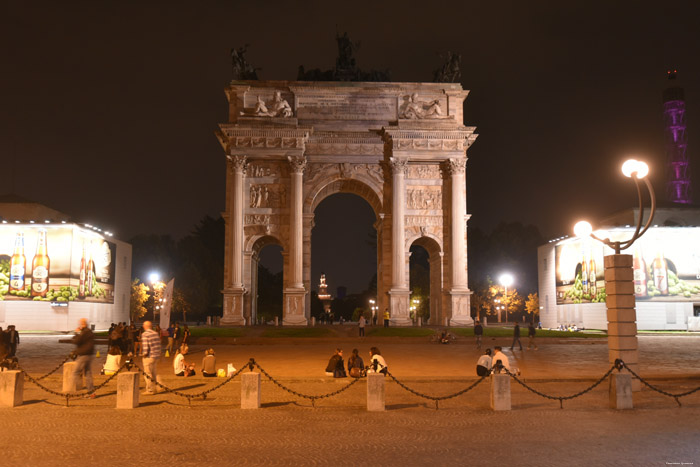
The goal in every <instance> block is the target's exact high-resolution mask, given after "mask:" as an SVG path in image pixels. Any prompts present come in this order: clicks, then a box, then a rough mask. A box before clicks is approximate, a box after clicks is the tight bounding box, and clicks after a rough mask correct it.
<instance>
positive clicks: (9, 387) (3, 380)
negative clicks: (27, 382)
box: [0, 370, 24, 407]
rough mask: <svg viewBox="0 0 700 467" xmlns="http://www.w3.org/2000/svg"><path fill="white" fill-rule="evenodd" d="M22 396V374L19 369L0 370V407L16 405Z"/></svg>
mask: <svg viewBox="0 0 700 467" xmlns="http://www.w3.org/2000/svg"><path fill="white" fill-rule="evenodd" d="M23 398H24V376H23V375H22V372H21V371H17V370H11V371H3V372H0V407H17V406H18V405H22V402H23Z"/></svg>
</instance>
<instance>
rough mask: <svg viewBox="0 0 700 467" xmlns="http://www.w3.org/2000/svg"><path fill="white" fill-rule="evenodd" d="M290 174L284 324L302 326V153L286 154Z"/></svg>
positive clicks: (303, 160)
mask: <svg viewBox="0 0 700 467" xmlns="http://www.w3.org/2000/svg"><path fill="white" fill-rule="evenodd" d="M288 159H289V166H290V177H291V196H290V197H289V268H288V271H289V280H288V281H287V284H289V286H288V287H287V288H286V289H285V291H284V317H283V320H282V324H283V325H285V326H305V325H306V324H307V322H308V321H307V319H306V316H305V309H304V308H305V307H304V298H305V295H306V290H305V289H304V256H303V251H304V235H303V234H304V232H303V228H304V219H303V207H304V199H303V190H304V185H303V184H304V169H305V168H306V158H305V157H304V156H295V157H288Z"/></svg>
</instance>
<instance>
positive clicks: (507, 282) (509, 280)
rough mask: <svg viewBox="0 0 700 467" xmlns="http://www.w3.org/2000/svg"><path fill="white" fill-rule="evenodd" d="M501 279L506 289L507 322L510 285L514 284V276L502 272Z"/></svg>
mask: <svg viewBox="0 0 700 467" xmlns="http://www.w3.org/2000/svg"><path fill="white" fill-rule="evenodd" d="M499 281H500V282H501V285H502V286H503V290H504V294H503V295H504V296H505V298H504V305H505V310H506V322H508V287H509V286H511V285H513V276H512V275H511V274H508V273H506V274H501V277H500V278H499Z"/></svg>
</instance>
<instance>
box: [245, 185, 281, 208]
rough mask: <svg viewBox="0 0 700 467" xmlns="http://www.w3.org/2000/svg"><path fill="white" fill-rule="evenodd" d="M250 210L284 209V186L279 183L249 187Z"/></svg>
mask: <svg viewBox="0 0 700 467" xmlns="http://www.w3.org/2000/svg"><path fill="white" fill-rule="evenodd" d="M249 207H251V208H285V207H287V190H286V186H285V185H283V184H280V183H270V184H265V185H257V184H253V185H250V202H249Z"/></svg>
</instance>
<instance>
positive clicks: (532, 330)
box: [527, 323, 538, 350]
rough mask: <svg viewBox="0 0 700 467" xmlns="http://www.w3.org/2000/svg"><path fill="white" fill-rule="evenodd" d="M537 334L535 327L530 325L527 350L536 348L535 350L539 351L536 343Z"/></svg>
mask: <svg viewBox="0 0 700 467" xmlns="http://www.w3.org/2000/svg"><path fill="white" fill-rule="evenodd" d="M535 334H537V331H536V330H535V325H534V324H533V323H530V324H529V325H528V327H527V339H528V340H527V350H530V348H531V347H534V348H535V350H537V349H538V347H537V344H536V343H535Z"/></svg>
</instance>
